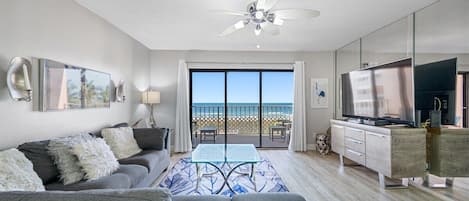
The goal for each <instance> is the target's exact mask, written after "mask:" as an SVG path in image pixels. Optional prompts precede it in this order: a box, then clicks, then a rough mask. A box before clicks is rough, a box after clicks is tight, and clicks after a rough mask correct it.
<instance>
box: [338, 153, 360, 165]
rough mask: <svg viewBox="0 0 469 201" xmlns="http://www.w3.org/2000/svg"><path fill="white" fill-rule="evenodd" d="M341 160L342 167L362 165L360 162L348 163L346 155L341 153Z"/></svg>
mask: <svg viewBox="0 0 469 201" xmlns="http://www.w3.org/2000/svg"><path fill="white" fill-rule="evenodd" d="M339 161H340V166H341V167H344V166H349V167H350V166H360V164H358V163H351V164H346V163H345V159H344V155H342V154H339Z"/></svg>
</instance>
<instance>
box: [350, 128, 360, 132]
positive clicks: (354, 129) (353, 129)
mask: <svg viewBox="0 0 469 201" xmlns="http://www.w3.org/2000/svg"><path fill="white" fill-rule="evenodd" d="M348 129H349V130H351V131H355V132H360V133H362V132H363V130H360V129H356V128H348Z"/></svg>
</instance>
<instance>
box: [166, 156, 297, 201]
mask: <svg viewBox="0 0 469 201" xmlns="http://www.w3.org/2000/svg"><path fill="white" fill-rule="evenodd" d="M190 161H191V159H190V158H184V159H181V160H179V161H178V162H177V163H176V164H175V166H174V167H173V168H172V169H171V171H170V172H169V173H168V175H167V176H166V177H165V178H164V179H163V180H162V181H161V183H160V184H159V186H160V187H163V188H169V189H170V190H171V193H172V194H173V195H211V194H215V193H216V191H217V190H218V189H219V188H220V187H221V186H222V185H223V182H224V179H223V177H222V176H221V175H220V174H219V173H216V174H212V175H205V176H203V177H202V179H201V181H200V183H199V187H198V188H196V183H197V173H196V166H195V164H193V163H191V162H190ZM217 165H218V166H219V167H220V166H222V164H217ZM230 166H231V167H234V166H236V164H230ZM200 167H201V170H202V172H206V173H208V172H214V171H216V170H215V168H214V167H212V166H210V165H207V164H203V165H201V166H200ZM222 167H223V168H222V169H223V171H224V172H225V174H226V173H228V172H229V170H230V167H228V166H227V165H225V166H222ZM250 168H251V166H250V165H245V166H241V167H239V168H238V169H237V170H238V171H239V172H241V173H242V172H249V171H250ZM254 172H255V177H254V179H251V177H249V176H248V175H246V174H241V173H233V174H232V175H231V176H230V177H229V183H230V185H231V187H232V189H233V190H234V191H235V192H236V194H242V193H251V192H288V188H287V187H286V186H285V184H284V183H283V181H282V179H281V178H280V176H279V175H278V174H277V172H276V171H275V169H274V167H273V166H272V164H271V163H270V161H268V160H267V159H265V158H263V159H262V160H261V162H259V163H257V164H256V166H255V171H254ZM253 181H254V182H255V184H256V186H254V184H253ZM219 194H221V195H225V196H230V197H232V196H233V195H234V193H233V192H232V191H230V190H229V189H228V187H227V186H226V185H225V187H224V188H223V189H222V191H221V192H220V193H219Z"/></svg>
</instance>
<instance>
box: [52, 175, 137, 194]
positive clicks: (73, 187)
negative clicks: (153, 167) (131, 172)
mask: <svg viewBox="0 0 469 201" xmlns="http://www.w3.org/2000/svg"><path fill="white" fill-rule="evenodd" d="M131 186H132V182H131V181H130V178H129V176H128V175H127V174H122V173H116V174H112V175H111V176H106V177H101V178H99V179H97V180H93V181H80V182H77V183H74V184H70V185H64V184H63V183H61V182H54V183H51V184H48V185H46V189H47V190H58V191H81V190H90V189H128V188H130V187H131Z"/></svg>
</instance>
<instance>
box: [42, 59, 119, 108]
mask: <svg viewBox="0 0 469 201" xmlns="http://www.w3.org/2000/svg"><path fill="white" fill-rule="evenodd" d="M39 63H40V66H41V68H40V72H41V99H40V101H41V104H39V105H40V107H41V110H42V111H54V110H67V109H84V108H99V107H110V95H111V76H110V75H109V74H107V73H102V72H98V71H94V70H90V69H86V68H81V67H76V66H71V65H67V64H63V63H60V62H56V61H52V60H47V59H40V60H39Z"/></svg>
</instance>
